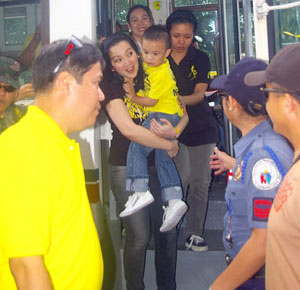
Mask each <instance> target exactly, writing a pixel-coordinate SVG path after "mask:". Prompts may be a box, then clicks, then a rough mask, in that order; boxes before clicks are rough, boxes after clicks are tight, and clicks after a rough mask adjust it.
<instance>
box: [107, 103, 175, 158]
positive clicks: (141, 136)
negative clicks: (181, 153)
mask: <svg viewBox="0 0 300 290" xmlns="http://www.w3.org/2000/svg"><path fill="white" fill-rule="evenodd" d="M106 110H107V112H108V114H109V116H110V118H111V119H112V121H113V122H114V124H115V125H116V126H117V128H118V129H119V130H120V132H121V133H122V134H123V135H124V136H125V137H126V138H128V139H130V140H131V141H134V142H137V143H140V144H142V145H144V146H148V147H153V148H156V149H163V150H166V151H167V152H168V154H169V156H170V157H171V158H173V157H175V156H176V154H177V152H178V144H177V142H176V141H169V140H166V139H164V138H161V137H158V136H156V135H155V134H153V133H152V132H151V131H150V130H147V129H145V128H144V127H142V126H139V125H137V124H135V123H134V122H133V121H132V119H131V117H130V115H129V113H128V111H127V108H126V106H125V105H124V103H123V101H122V100H121V99H114V100H112V101H110V102H109V103H108V104H107V106H106Z"/></svg>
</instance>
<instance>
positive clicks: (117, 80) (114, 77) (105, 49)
mask: <svg viewBox="0 0 300 290" xmlns="http://www.w3.org/2000/svg"><path fill="white" fill-rule="evenodd" d="M122 41H126V42H127V43H128V44H129V45H130V46H131V47H132V48H133V50H134V51H135V52H136V53H137V55H139V50H138V48H137V46H136V44H135V42H134V40H132V39H131V38H130V37H129V36H128V35H126V34H125V33H123V32H117V33H114V34H113V35H112V36H109V37H107V38H106V39H105V40H104V41H103V43H102V44H101V46H100V49H101V51H102V54H103V57H104V59H105V62H106V68H105V70H104V72H103V81H104V82H110V83H112V84H114V85H118V86H121V87H122V85H123V83H124V79H123V77H122V76H120V75H119V74H118V73H117V72H116V71H113V70H112V65H111V59H110V56H109V52H110V50H111V48H112V47H113V46H115V45H117V44H118V43H120V42H122ZM138 64H139V69H138V73H137V76H136V77H135V79H134V83H135V87H134V88H135V91H136V92H137V91H138V90H140V89H144V71H143V65H142V61H141V58H139V59H138Z"/></svg>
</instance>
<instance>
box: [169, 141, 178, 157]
mask: <svg viewBox="0 0 300 290" xmlns="http://www.w3.org/2000/svg"><path fill="white" fill-rule="evenodd" d="M171 142H172V143H173V148H172V149H171V150H168V151H167V153H168V155H169V156H170V158H174V157H175V156H176V155H177V154H178V150H179V146H178V141H177V140H172V141H171Z"/></svg>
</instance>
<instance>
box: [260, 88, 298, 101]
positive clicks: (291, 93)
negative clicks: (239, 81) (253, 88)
mask: <svg viewBox="0 0 300 290" xmlns="http://www.w3.org/2000/svg"><path fill="white" fill-rule="evenodd" d="M260 90H261V91H262V92H263V93H264V95H265V98H266V100H267V99H268V97H269V93H278V94H290V95H292V96H294V97H295V98H297V99H300V94H297V93H296V92H292V91H286V90H280V89H269V88H260Z"/></svg>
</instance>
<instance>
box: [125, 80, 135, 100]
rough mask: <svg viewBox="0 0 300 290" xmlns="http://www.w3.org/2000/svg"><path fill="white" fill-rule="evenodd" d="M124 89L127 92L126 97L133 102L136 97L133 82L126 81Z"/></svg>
mask: <svg viewBox="0 0 300 290" xmlns="http://www.w3.org/2000/svg"><path fill="white" fill-rule="evenodd" d="M123 89H124V91H125V92H126V96H127V97H128V98H129V99H130V100H133V98H134V97H135V90H134V86H133V82H130V81H125V82H124V84H123Z"/></svg>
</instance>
